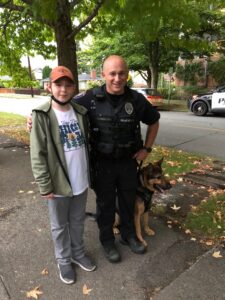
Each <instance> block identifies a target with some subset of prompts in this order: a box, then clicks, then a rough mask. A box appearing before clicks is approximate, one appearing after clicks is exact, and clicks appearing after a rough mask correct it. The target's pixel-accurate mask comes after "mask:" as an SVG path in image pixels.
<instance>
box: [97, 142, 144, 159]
mask: <svg viewBox="0 0 225 300" xmlns="http://www.w3.org/2000/svg"><path fill="white" fill-rule="evenodd" d="M142 147H143V142H142V141H140V142H139V143H138V144H136V143H131V144H125V145H124V144H117V145H113V144H105V143H99V144H97V145H95V153H96V156H97V157H100V158H105V159H122V158H131V157H132V156H133V155H134V154H135V153H136V152H137V151H138V150H139V149H141V148H142Z"/></svg>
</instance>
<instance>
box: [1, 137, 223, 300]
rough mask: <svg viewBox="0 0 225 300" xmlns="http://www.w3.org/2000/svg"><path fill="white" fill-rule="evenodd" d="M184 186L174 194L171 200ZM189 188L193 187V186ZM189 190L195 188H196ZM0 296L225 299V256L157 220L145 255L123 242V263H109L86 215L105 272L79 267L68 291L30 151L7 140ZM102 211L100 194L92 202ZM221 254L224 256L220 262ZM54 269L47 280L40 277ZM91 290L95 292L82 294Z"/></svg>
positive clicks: (90, 245)
mask: <svg viewBox="0 0 225 300" xmlns="http://www.w3.org/2000/svg"><path fill="white" fill-rule="evenodd" d="M181 189H182V187H181V186H180V187H179V186H178V187H177V189H172V190H171V191H170V197H171V198H174V199H175V198H176V194H177V193H178V191H180V190H181ZM186 189H188V186H187V187H186ZM190 189H193V187H192V186H190ZM0 190H1V197H0V226H1V231H0V299H1V300H8V299H13V300H20V299H21V300H22V299H27V297H26V292H27V291H29V290H32V289H34V288H35V287H37V286H40V290H41V291H42V292H43V294H42V295H40V296H39V299H43V300H80V299H85V298H86V297H88V299H90V300H92V299H93V300H96V299H98V300H117V299H131V300H144V299H153V300H154V299H157V300H158V299H160V300H179V299H182V300H190V299H192V300H195V299H196V300H197V299H217V300H220V299H221V300H222V299H225V251H224V249H222V248H221V249H214V248H212V249H210V248H206V247H205V246H204V245H202V244H200V243H198V242H195V241H192V240H191V239H190V236H188V235H185V234H184V233H183V232H181V231H179V230H178V229H173V228H169V227H168V225H167V223H166V222H165V221H163V219H159V218H151V220H150V223H151V224H150V225H151V226H152V228H153V229H154V230H155V231H156V235H155V236H154V237H150V238H147V240H148V243H149V247H148V251H147V253H146V254H144V255H136V254H133V253H132V252H131V251H130V249H129V248H128V247H126V246H123V245H121V244H120V243H119V242H118V240H119V237H117V243H118V248H119V249H120V251H121V255H122V262H121V263H118V264H110V263H109V262H108V261H107V260H106V259H105V257H104V254H103V251H102V248H101V246H100V243H99V240H98V228H97V224H96V223H95V222H94V221H93V220H91V219H89V218H87V220H86V228H85V243H86V249H87V252H88V253H89V254H90V256H92V257H93V259H94V260H95V262H96V264H97V266H98V268H97V270H96V271H94V272H85V271H83V270H81V269H79V268H76V273H77V282H76V283H75V284H74V285H71V286H67V285H65V284H63V283H62V282H61V281H60V279H59V276H58V270H57V267H56V264H55V260H54V254H53V246H52V240H51V236H50V229H49V219H48V211H47V206H46V203H45V202H44V201H43V200H42V199H41V198H40V196H39V193H38V190H37V187H36V185H35V183H34V180H33V177H32V172H31V169H30V158H29V149H28V148H25V147H24V146H23V145H21V144H18V143H16V142H15V141H14V140H11V139H8V138H7V137H5V136H2V135H0ZM87 210H88V211H92V212H94V211H95V195H94V193H93V192H92V191H90V193H89V198H88V208H87ZM217 250H220V251H221V252H220V253H221V255H222V256H223V257H222V258H218V259H216V258H213V257H212V253H213V252H214V251H217ZM44 269H47V270H48V275H42V274H41V272H42V271H43V270H44ZM85 284H86V285H87V287H88V288H89V289H92V290H91V291H90V295H89V296H86V295H84V294H83V286H84V285H85Z"/></svg>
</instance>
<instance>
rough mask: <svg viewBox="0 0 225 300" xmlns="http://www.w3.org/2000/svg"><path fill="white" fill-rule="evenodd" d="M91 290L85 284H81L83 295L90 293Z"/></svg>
mask: <svg viewBox="0 0 225 300" xmlns="http://www.w3.org/2000/svg"><path fill="white" fill-rule="evenodd" d="M91 291H92V289H88V287H87V285H86V284H84V286H83V295H90V292H91Z"/></svg>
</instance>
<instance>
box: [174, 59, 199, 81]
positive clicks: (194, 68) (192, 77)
mask: <svg viewBox="0 0 225 300" xmlns="http://www.w3.org/2000/svg"><path fill="white" fill-rule="evenodd" d="M204 76H205V70H204V67H203V66H202V64H201V63H189V62H187V63H185V65H184V66H182V65H180V64H177V65H176V77H177V78H178V79H180V80H183V81H184V82H185V83H187V82H188V83H190V84H196V82H197V81H199V80H203V79H204Z"/></svg>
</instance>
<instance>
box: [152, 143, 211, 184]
mask: <svg viewBox="0 0 225 300" xmlns="http://www.w3.org/2000/svg"><path fill="white" fill-rule="evenodd" d="M162 157H163V158H164V160H163V165H162V166H163V169H164V172H165V174H166V175H167V176H168V177H169V178H171V179H174V178H176V177H178V176H179V175H182V174H184V173H187V172H190V171H192V170H193V169H196V168H201V169H204V168H206V167H208V166H209V165H212V161H213V159H212V158H211V157H208V156H204V155H200V154H195V153H190V152H185V151H182V150H175V149H171V148H167V147H162V146H155V147H154V148H153V151H152V153H151V154H150V155H149V156H148V158H147V159H146V162H148V161H151V162H154V161H157V160H159V159H161V158H162Z"/></svg>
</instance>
